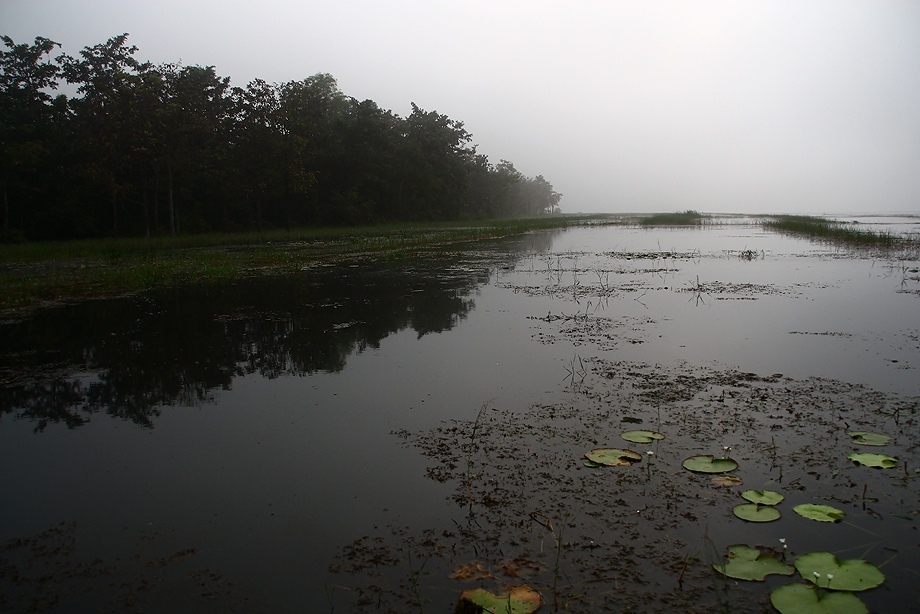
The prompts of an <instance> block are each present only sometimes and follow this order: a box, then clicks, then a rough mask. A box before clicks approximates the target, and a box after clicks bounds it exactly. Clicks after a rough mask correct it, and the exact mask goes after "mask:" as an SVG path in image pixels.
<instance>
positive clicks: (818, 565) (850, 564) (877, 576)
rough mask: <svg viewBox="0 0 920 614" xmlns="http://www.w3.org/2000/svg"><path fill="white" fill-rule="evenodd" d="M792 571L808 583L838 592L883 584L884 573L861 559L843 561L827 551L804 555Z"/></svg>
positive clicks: (865, 588) (863, 589)
mask: <svg viewBox="0 0 920 614" xmlns="http://www.w3.org/2000/svg"><path fill="white" fill-rule="evenodd" d="M795 568H796V569H797V570H798V571H799V573H800V574H802V577H803V578H805V579H806V580H808V581H809V582H813V583H814V584H817V585H818V586H820V587H821V588H830V589H833V590H838V591H854V592H855V591H865V590H869V589H870V588H875V587H876V586H878V585H879V584H881V583H882V582H884V581H885V574H883V573H882V572H881V570H880V569H879V568H878V567H876V566H875V565H873V564H872V563H870V562H868V561H863V560H861V559H848V560H843V561H842V560H840V559H838V558H837V557H836V556H834V555H833V554H832V553H830V552H809V553H808V554H803V555H802V556H800V557H799V558H797V559H796V560H795ZM816 574H817V575H816ZM828 578H830V579H828Z"/></svg>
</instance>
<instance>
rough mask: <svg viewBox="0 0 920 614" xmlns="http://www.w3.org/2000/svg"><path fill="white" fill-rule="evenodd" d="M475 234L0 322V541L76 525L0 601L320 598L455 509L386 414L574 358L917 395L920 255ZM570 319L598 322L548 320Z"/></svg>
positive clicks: (548, 370)
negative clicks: (813, 380) (348, 554)
mask: <svg viewBox="0 0 920 614" xmlns="http://www.w3.org/2000/svg"><path fill="white" fill-rule="evenodd" d="M881 222H882V223H887V222H888V220H882V221H881ZM465 247H467V248H468V249H462V250H460V249H458V250H457V251H455V252H451V253H448V254H440V255H433V256H431V257H430V258H426V259H424V260H418V261H406V262H388V263H367V264H362V265H360V266H353V267H349V268H344V269H343V268H340V267H328V268H319V269H314V270H310V271H306V272H304V273H303V274H301V275H298V276H295V277H274V278H266V279H258V280H240V281H239V282H237V283H234V284H227V285H222V286H217V287H201V288H195V287H188V288H176V289H173V290H170V291H168V292H158V293H150V294H147V295H142V296H135V297H129V298H123V299H115V300H100V301H90V302H86V303H82V304H78V305H73V306H66V307H60V308H54V309H49V310H46V311H42V312H39V313H38V314H36V315H35V316H34V317H32V318H30V319H29V320H27V321H23V322H16V323H6V324H2V325H0V352H2V357H0V360H2V362H3V364H4V367H3V369H4V371H3V374H2V375H3V378H4V381H3V388H2V391H0V410H2V413H0V467H3V471H2V472H0V493H2V506H0V543H8V542H9V540H13V539H16V538H26V537H34V536H37V535H40V534H42V533H43V532H48V530H49V529H50V528H54V530H53V531H51V532H50V533H46V535H45V537H44V538H43V539H45V541H48V540H50V541H54V540H58V541H60V542H61V543H62V544H64V546H61V547H60V548H59V549H57V550H55V548H53V547H48V548H46V551H43V553H42V554H41V555H32V554H28V555H27V554H23V553H20V552H18V551H15V549H14V552H13V554H10V555H8V556H9V557H11V560H12V562H13V564H14V565H17V566H19V567H20V569H25V568H26V567H27V566H28V565H30V564H31V565H33V566H37V567H42V566H44V567H45V568H47V570H48V573H49V577H50V578H53V582H46V583H45V584H42V583H41V582H38V581H36V582H32V583H27V582H13V581H11V579H10V577H5V578H4V583H5V584H6V588H4V591H3V599H4V600H5V601H3V602H0V605H7V606H12V607H19V606H21V605H22V604H24V603H33V602H32V601H29V600H30V599H34V598H35V595H34V593H36V592H44V593H45V594H46V595H51V597H53V598H54V599H56V601H54V602H53V603H51V604H49V607H50V608H51V609H52V610H53V609H55V607H57V608H60V609H61V610H62V611H66V610H68V609H71V608H80V607H86V608H90V609H97V608H110V609H111V608H115V609H117V608H121V607H135V606H136V607H140V608H144V607H146V608H149V609H158V608H160V607H173V606H177V605H178V606H180V607H184V608H189V607H191V608H193V609H199V610H207V609H208V608H209V607H213V608H214V609H215V610H216V611H220V610H222V609H223V608H225V607H227V605H228V604H231V605H239V606H240V607H245V608H247V609H254V610H260V609H261V610H265V611H322V610H323V609H324V608H325V609H327V610H328V605H329V603H330V599H332V598H331V597H329V595H330V587H331V586H334V585H335V584H336V583H337V582H341V578H338V577H336V575H335V574H330V573H329V566H330V563H331V562H332V561H333V560H334V559H335V558H336V557H337V556H338V555H340V553H341V551H342V548H343V547H344V546H345V545H347V544H349V543H351V542H353V541H354V540H356V539H358V538H360V537H362V536H365V535H369V534H373V533H374V532H375V530H377V529H379V527H382V526H396V525H399V526H409V527H411V526H426V527H427V526H443V525H444V524H445V523H447V524H448V525H449V523H450V519H451V518H452V515H455V514H457V513H458V512H457V510H456V508H455V506H451V505H450V504H449V503H448V502H447V501H446V498H447V497H448V496H449V495H450V488H449V487H448V486H446V485H443V484H439V483H437V482H436V481H433V480H430V479H428V478H426V477H425V468H426V466H428V464H429V463H427V462H426V459H424V458H422V457H421V456H420V455H419V454H418V453H417V452H416V451H415V450H413V449H411V448H406V447H402V446H400V445H398V441H397V440H396V438H395V437H394V435H393V434H392V433H393V432H394V431H398V430H424V429H430V428H434V427H436V426H437V425H439V424H442V423H443V422H444V421H445V420H450V419H463V420H472V419H473V418H475V416H476V413H477V411H478V410H479V408H480V407H482V406H483V405H484V404H490V405H492V406H495V407H500V408H502V409H504V410H509V411H524V410H526V409H527V408H529V407H531V406H533V405H534V404H539V403H548V402H558V401H560V400H564V399H565V398H566V395H568V394H571V390H570V387H571V384H572V378H571V377H568V378H567V376H569V375H570V372H569V371H568V370H567V369H571V368H572V367H573V366H574V365H575V364H576V361H577V360H580V359H584V360H588V359H591V358H592V357H603V358H607V359H611V360H618V361H639V362H645V363H649V364H661V365H672V364H678V363H681V364H684V363H686V364H691V365H701V366H707V367H717V368H730V369H738V370H741V371H749V372H754V373H758V374H762V375H769V374H773V373H782V374H784V375H785V376H787V377H792V378H807V377H813V376H818V377H826V378H834V379H838V380H842V381H845V382H849V383H853V384H862V385H865V386H868V387H871V388H874V389H877V390H879V391H882V392H886V393H896V394H900V395H908V396H910V395H913V396H916V395H918V384H917V381H918V376H917V368H918V367H920V337H918V335H920V277H918V273H917V266H918V260H917V254H916V253H914V254H912V255H910V254H908V255H907V259H906V260H903V259H898V260H895V259H891V258H886V257H883V256H880V255H877V254H876V255H870V254H855V255H854V254H853V253H851V252H850V251H848V250H845V249H842V248H835V247H833V246H828V245H824V244H819V243H812V242H809V241H807V240H803V239H797V238H791V237H787V236H782V235H778V234H774V233H770V232H766V231H764V230H762V229H760V228H759V227H758V226H757V225H754V224H750V223H745V222H743V221H741V222H738V221H737V220H736V221H735V223H731V224H725V225H713V226H710V227H705V228H700V229H689V228H688V229H651V230H650V229H643V228H636V227H618V226H599V227H585V228H574V229H570V230H566V231H562V232H553V233H542V234H534V235H529V236H526V237H521V238H515V239H511V240H506V241H498V242H490V243H483V244H475V245H469V246H465ZM902 256H903V254H902ZM582 314H584V316H590V317H593V318H604V319H605V321H607V322H608V323H609V326H608V327H607V328H606V329H605V330H604V331H603V333H604V334H603V335H600V336H592V335H589V334H576V335H573V334H565V333H563V332H562V331H561V329H559V330H557V329H552V328H551V327H548V326H547V324H549V323H552V322H555V321H562V322H564V321H566V320H567V319H572V318H577V317H578V316H579V315H582ZM911 489H913V491H914V493H915V492H916V489H917V486H916V481H914V483H912V486H911ZM61 523H63V524H61ZM905 526H910V533H909V537H910V539H911V540H913V541H916V531H915V530H914V529H913V526H912V525H905ZM55 543H57V542H55ZM15 557H19V558H18V559H17V558H15ZM30 557H31V558H30ZM462 588H466V587H459V588H458V589H457V592H459V590H462ZM340 598H342V592H341V591H340V592H339V593H337V594H336V597H335V599H340ZM899 598H900V597H899ZM912 599H913V601H912V603H913V606H914V607H916V605H917V601H916V594H914V595H913V597H912ZM445 601H447V602H450V599H446V600H445ZM190 604H191V605H190Z"/></svg>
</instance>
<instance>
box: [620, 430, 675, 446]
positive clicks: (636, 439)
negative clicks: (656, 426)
mask: <svg viewBox="0 0 920 614" xmlns="http://www.w3.org/2000/svg"><path fill="white" fill-rule="evenodd" d="M620 437H622V438H623V439H625V440H626V441H631V442H632V443H652V442H653V441H655V440H656V439H664V435H662V434H661V433H659V432H657V431H643V430H638V431H626V432H625V433H623V434H622V435H620Z"/></svg>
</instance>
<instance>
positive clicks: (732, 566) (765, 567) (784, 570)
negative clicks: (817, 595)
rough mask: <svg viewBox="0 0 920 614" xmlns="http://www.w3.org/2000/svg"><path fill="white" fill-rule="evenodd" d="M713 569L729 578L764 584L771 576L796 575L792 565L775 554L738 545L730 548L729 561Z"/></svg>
mask: <svg viewBox="0 0 920 614" xmlns="http://www.w3.org/2000/svg"><path fill="white" fill-rule="evenodd" d="M712 568H713V569H715V570H716V571H718V572H719V573H721V574H724V575H726V576H728V577H729V578H736V579H738V580H754V581H757V582H763V579H764V578H765V577H767V576H768V575H770V574H779V575H781V576H791V575H792V574H794V573H795V569H793V567H792V565H787V564H786V563H783V562H782V561H780V560H779V559H777V558H776V556H774V555H773V554H770V553H768V552H761V551H760V550H757V549H756V548H751V547H750V546H745V545H744V544H737V545H734V546H729V547H728V561H727V562H726V563H721V564H720V563H713V565H712Z"/></svg>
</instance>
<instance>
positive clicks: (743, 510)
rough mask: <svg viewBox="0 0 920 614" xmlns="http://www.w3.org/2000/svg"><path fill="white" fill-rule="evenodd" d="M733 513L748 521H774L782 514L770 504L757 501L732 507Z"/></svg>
mask: <svg viewBox="0 0 920 614" xmlns="http://www.w3.org/2000/svg"><path fill="white" fill-rule="evenodd" d="M732 513H733V514H734V515H735V516H737V517H738V518H740V519H741V520H747V521H748V522H773V521H774V520H779V517H780V516H782V514H780V512H779V510H778V509H776V508H775V507H773V506H770V505H758V504H756V503H742V504H741V505H736V506H735V507H734V508H732Z"/></svg>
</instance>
